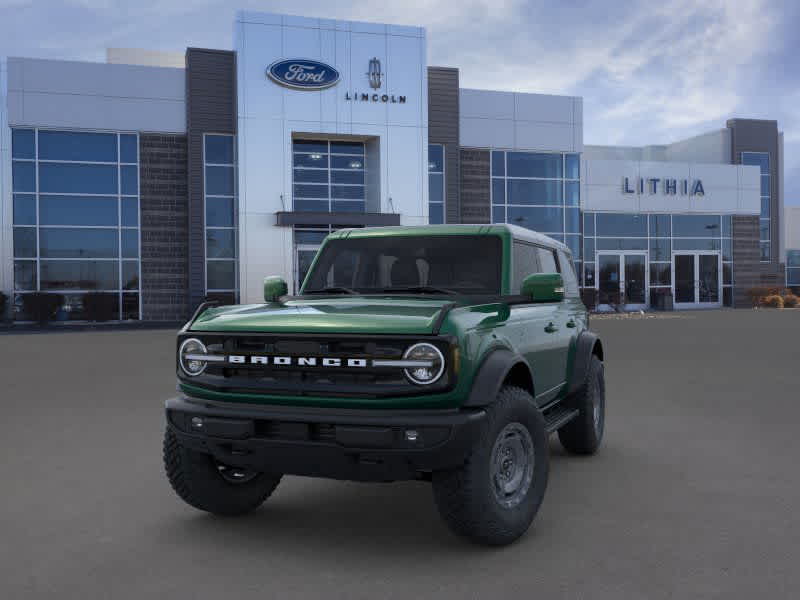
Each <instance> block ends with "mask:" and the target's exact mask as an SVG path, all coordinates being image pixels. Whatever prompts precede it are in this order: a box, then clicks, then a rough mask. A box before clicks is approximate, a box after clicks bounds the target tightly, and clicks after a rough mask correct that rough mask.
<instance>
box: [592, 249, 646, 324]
mask: <svg viewBox="0 0 800 600" xmlns="http://www.w3.org/2000/svg"><path fill="white" fill-rule="evenodd" d="M597 269H598V273H597V292H598V294H597V295H598V307H597V308H598V310H614V309H616V308H617V307H621V308H622V309H623V310H641V309H644V308H646V307H647V254H646V253H645V252H621V253H620V252H613V253H612V252H598V253H597Z"/></svg>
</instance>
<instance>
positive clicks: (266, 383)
mask: <svg viewBox="0 0 800 600" xmlns="http://www.w3.org/2000/svg"><path fill="white" fill-rule="evenodd" d="M189 335H191V334H187V336H186V337H189ZM191 337H196V338H199V339H200V340H201V341H202V342H203V343H204V344H205V345H206V348H207V349H208V352H209V354H217V355H223V354H224V355H231V354H235V355H241V356H245V357H247V362H246V363H245V364H241V365H239V364H231V363H229V362H225V363H222V364H220V363H213V362H209V363H208V366H207V368H206V370H205V372H204V373H203V374H202V375H200V376H197V377H184V376H183V374H182V373H181V371H180V369H179V371H178V373H179V375H180V376H181V377H184V380H185V381H186V382H187V383H190V384H192V385H197V386H201V387H206V388H209V389H211V390H214V391H221V392H234V393H249V394H259V393H263V394H275V395H300V396H302V395H307V396H313V395H320V396H321V395H324V396H332V397H380V396H389V395H409V394H420V393H430V392H434V391H436V392H440V391H442V389H444V388H446V387H448V386H449V385H451V384H452V382H453V376H452V373H451V372H450V371H449V369H450V367H451V366H452V360H449V359H450V357H451V351H450V343H449V340H445V339H440V338H432V339H428V340H426V341H430V342H431V343H434V344H436V345H437V346H438V347H439V349H440V351H441V352H442V354H443V355H444V356H445V357H446V358H447V364H448V371H447V372H446V373H445V374H444V375H443V376H442V378H441V379H440V380H439V381H438V382H436V383H435V384H433V385H431V386H425V387H424V388H422V387H421V386H417V385H414V384H412V383H410V382H409V381H408V380H407V379H406V377H405V375H404V372H403V369H401V368H397V367H373V366H369V367H368V368H367V367H359V368H355V367H346V366H342V367H331V366H322V364H317V365H316V366H309V365H302V366H301V365H299V364H297V363H298V358H299V357H315V358H317V359H318V363H321V362H322V359H339V360H341V361H342V363H343V365H344V363H345V362H346V361H347V360H348V359H366V360H376V359H387V360H399V359H402V357H403V354H404V352H405V350H406V349H407V348H408V347H409V346H410V345H412V344H414V343H416V342H419V341H420V338H419V337H418V336H414V337H413V338H412V337H408V338H388V337H387V338H380V337H378V336H376V337H375V338H372V339H364V338H358V337H349V336H347V337H344V336H342V337H333V336H332V337H329V338H328V337H317V336H315V337H313V338H312V337H310V336H309V337H306V336H296V337H295V336H273V335H230V334H200V335H191ZM182 339H185V338H182ZM182 339H179V340H178V344H179V345H180V342H181V341H182ZM250 356H267V357H275V356H280V357H285V358H288V359H291V363H292V364H288V365H277V364H268V365H266V366H265V365H261V364H250V358H249V357H250ZM369 364H370V365H371V363H369Z"/></svg>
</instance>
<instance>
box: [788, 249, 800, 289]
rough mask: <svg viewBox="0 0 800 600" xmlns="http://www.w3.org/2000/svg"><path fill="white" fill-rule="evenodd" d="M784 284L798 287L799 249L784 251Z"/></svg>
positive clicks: (799, 282) (799, 281) (799, 285)
mask: <svg viewBox="0 0 800 600" xmlns="http://www.w3.org/2000/svg"><path fill="white" fill-rule="evenodd" d="M786 285H787V286H789V287H800V250H787V251H786Z"/></svg>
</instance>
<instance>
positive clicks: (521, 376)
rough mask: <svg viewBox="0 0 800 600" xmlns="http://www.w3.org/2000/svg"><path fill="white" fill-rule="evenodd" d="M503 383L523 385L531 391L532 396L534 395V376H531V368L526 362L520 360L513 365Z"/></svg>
mask: <svg viewBox="0 0 800 600" xmlns="http://www.w3.org/2000/svg"><path fill="white" fill-rule="evenodd" d="M503 385H515V386H517V387H521V388H522V389H524V390H527V391H528V392H530V394H531V396H533V378H532V377H531V372H530V369H528V367H527V366H526V365H525V364H524V363H521V362H518V363H516V364H515V365H514V366H513V367H511V369H510V370H509V372H508V373H506V378H505V379H504V380H503Z"/></svg>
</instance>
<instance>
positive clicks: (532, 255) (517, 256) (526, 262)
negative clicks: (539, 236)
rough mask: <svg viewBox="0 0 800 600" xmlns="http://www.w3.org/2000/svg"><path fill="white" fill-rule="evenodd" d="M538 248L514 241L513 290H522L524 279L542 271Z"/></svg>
mask: <svg viewBox="0 0 800 600" xmlns="http://www.w3.org/2000/svg"><path fill="white" fill-rule="evenodd" d="M536 250H537V248H536V246H531V245H530V244H525V243H523V242H514V257H513V258H514V265H513V274H514V277H513V280H512V290H514V293H516V294H519V292H520V288H521V287H522V280H523V279H525V278H526V277H527V276H528V275H530V274H531V273H539V272H541V269H540V268H539V259H538V256H537V253H536Z"/></svg>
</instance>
